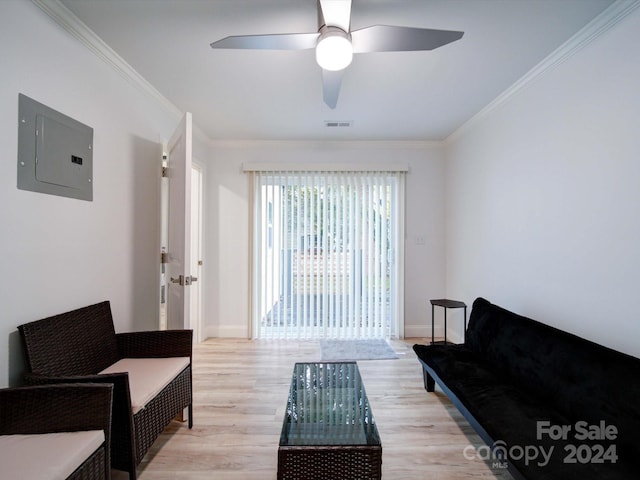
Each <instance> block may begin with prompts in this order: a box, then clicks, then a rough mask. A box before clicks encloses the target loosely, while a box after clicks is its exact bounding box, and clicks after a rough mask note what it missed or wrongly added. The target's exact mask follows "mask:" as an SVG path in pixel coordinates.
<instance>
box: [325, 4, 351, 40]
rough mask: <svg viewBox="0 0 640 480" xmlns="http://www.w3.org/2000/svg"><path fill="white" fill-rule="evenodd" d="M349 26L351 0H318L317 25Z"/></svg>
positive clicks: (344, 28)
mask: <svg viewBox="0 0 640 480" xmlns="http://www.w3.org/2000/svg"><path fill="white" fill-rule="evenodd" d="M323 25H327V26H330V27H338V28H341V29H342V30H344V31H345V32H348V31H349V29H350V28H351V0H318V26H319V27H322V26H323Z"/></svg>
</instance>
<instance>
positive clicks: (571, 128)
mask: <svg viewBox="0 0 640 480" xmlns="http://www.w3.org/2000/svg"><path fill="white" fill-rule="evenodd" d="M638 45H640V9H637V10H636V11H635V12H634V13H632V14H631V15H630V16H629V17H627V18H625V19H623V20H622V22H621V23H619V24H618V25H616V26H615V27H614V28H613V29H611V30H609V31H608V32H606V33H604V34H603V35H602V36H600V37H599V38H597V39H596V40H595V41H594V42H593V43H591V44H589V45H588V46H586V48H584V49H582V50H580V51H579V52H577V53H576V54H575V55H574V56H572V57H571V58H569V59H567V60H566V61H565V62H564V63H562V64H561V65H559V66H557V67H556V68H555V69H553V70H550V71H547V72H546V73H545V74H544V75H543V76H542V77H540V78H538V79H537V80H536V81H535V82H534V83H533V84H531V85H529V86H528V88H526V89H525V90H523V91H521V92H520V93H518V94H516V95H515V96H514V97H512V98H511V99H510V100H509V101H508V102H506V103H505V104H503V105H502V106H501V107H499V108H497V109H496V110H493V111H492V112H491V113H490V114H488V115H487V116H486V117H484V118H482V119H481V120H479V121H477V122H473V123H472V124H471V125H470V126H469V127H468V128H465V129H464V130H463V132H462V133H461V134H460V135H457V136H454V139H453V140H452V141H450V142H449V144H448V146H447V164H446V165H447V169H446V178H447V191H446V204H447V218H448V221H447V237H446V242H447V267H446V273H447V295H448V296H450V297H452V298H458V299H461V300H464V301H467V302H472V301H473V299H474V298H476V297H477V296H484V297H486V298H487V299H488V300H490V301H492V302H494V303H497V304H499V305H501V306H504V307H506V308H509V309H512V310H515V311H516V312H518V313H521V314H524V315H527V316H531V317H533V318H536V319H538V320H541V321H543V322H545V323H549V324H552V325H555V326H557V327H559V328H562V329H565V330H568V331H570V332H573V333H576V334H578V335H581V336H583V337H587V338H589V339H591V340H594V341H596V342H599V343H602V344H605V345H607V346H610V347H613V348H616V349H618V350H622V351H625V352H628V353H631V354H634V355H636V356H640V342H639V341H638V339H640V318H639V316H638V308H637V305H638V298H639V297H638V292H639V291H640V290H639V288H640V243H639V242H640V210H639V208H640V140H639V139H640V136H639V135H638V128H639V127H640V94H639V92H640V90H639V88H640V61H639V60H638V59H639V58H640V57H639V56H638Z"/></svg>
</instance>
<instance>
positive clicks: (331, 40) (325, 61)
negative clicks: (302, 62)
mask: <svg viewBox="0 0 640 480" xmlns="http://www.w3.org/2000/svg"><path fill="white" fill-rule="evenodd" d="M352 59H353V46H352V45H351V39H350V38H349V34H347V33H346V32H345V31H344V30H342V29H340V28H336V27H328V28H326V27H325V28H324V29H323V30H322V31H321V34H320V38H319V40H318V44H317V45H316V61H317V62H318V65H320V66H321V67H322V68H324V69H325V70H331V71H337V70H342V69H344V68H346V67H348V66H349V64H350V63H351V60H352Z"/></svg>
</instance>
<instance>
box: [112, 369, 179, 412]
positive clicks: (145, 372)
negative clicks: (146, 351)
mask: <svg viewBox="0 0 640 480" xmlns="http://www.w3.org/2000/svg"><path fill="white" fill-rule="evenodd" d="M187 365H189V357H170V358H123V359H122V360H118V361H117V362H116V363H114V364H113V365H111V366H110V367H108V368H105V369H104V370H102V371H101V372H100V373H123V372H127V373H128V374H129V389H130V391H131V408H132V409H133V413H134V415H135V414H136V413H138V412H139V411H140V410H142V409H143V408H144V407H145V406H146V405H147V403H149V401H151V400H152V399H153V398H155V396H156V395H158V393H160V392H161V391H162V389H163V388H164V387H166V386H167V385H169V383H171V381H172V380H173V379H174V378H176V376H177V375H178V374H179V373H180V372H181V371H182V370H184V369H185V367H186V366H187Z"/></svg>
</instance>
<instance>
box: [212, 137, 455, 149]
mask: <svg viewBox="0 0 640 480" xmlns="http://www.w3.org/2000/svg"><path fill="white" fill-rule="evenodd" d="M209 145H211V146H212V147H218V148H260V149H265V150H267V149H276V150H283V149H296V148H307V149H309V148H311V149H322V150H330V149H335V148H337V149H341V150H345V149H350V148H353V149H366V148H376V149H379V148H387V149H390V150H391V149H402V150H408V149H416V150H423V149H437V148H442V147H443V143H442V141H440V140H244V139H238V140H219V139H217V140H211V141H210V142H209Z"/></svg>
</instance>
